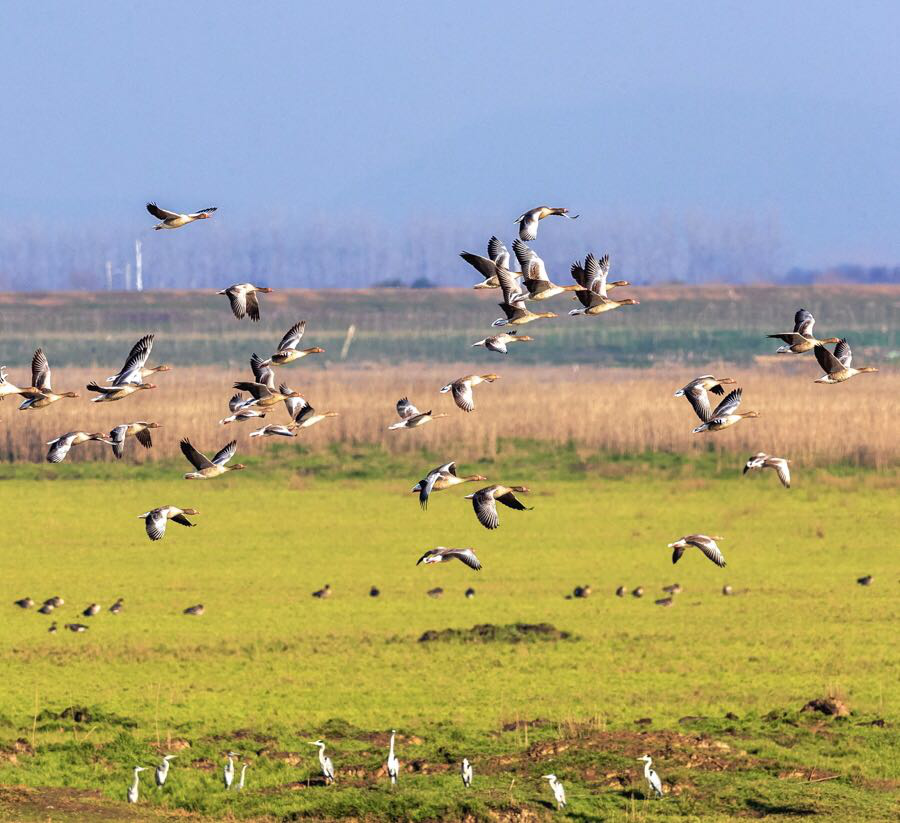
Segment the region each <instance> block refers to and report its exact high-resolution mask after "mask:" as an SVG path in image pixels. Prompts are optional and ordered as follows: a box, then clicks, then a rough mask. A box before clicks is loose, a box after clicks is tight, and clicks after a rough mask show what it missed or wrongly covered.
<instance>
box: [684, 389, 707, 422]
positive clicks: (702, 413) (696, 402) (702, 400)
mask: <svg viewBox="0 0 900 823" xmlns="http://www.w3.org/2000/svg"><path fill="white" fill-rule="evenodd" d="M684 396H685V397H686V398H687V401H688V403H690V404H691V407H692V408H693V409H694V411H695V412H696V413H697V417H699V418H700V422H701V423H708V422H709V421H710V419H711V418H712V409H710V407H709V395H708V394H707V393H706V389H704V388H703V386H691V388H689V389H688V390H687V391H685V393H684Z"/></svg>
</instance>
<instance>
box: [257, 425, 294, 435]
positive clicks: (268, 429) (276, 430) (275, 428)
mask: <svg viewBox="0 0 900 823" xmlns="http://www.w3.org/2000/svg"><path fill="white" fill-rule="evenodd" d="M275 435H279V436H281V437H296V436H297V432H296V431H294V429H293V428H292V426H283V425H281V424H280V423H270V424H269V425H267V426H263V427H262V428H260V429H254V430H253V431H252V432H250V436H251V437H272V436H275Z"/></svg>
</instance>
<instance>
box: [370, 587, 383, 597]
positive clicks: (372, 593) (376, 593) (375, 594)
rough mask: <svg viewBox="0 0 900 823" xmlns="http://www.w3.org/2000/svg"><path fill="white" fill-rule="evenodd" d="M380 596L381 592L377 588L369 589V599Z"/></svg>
mask: <svg viewBox="0 0 900 823" xmlns="http://www.w3.org/2000/svg"><path fill="white" fill-rule="evenodd" d="M380 594H381V590H380V589H379V588H378V586H372V588H371V589H369V597H378V596H379V595H380Z"/></svg>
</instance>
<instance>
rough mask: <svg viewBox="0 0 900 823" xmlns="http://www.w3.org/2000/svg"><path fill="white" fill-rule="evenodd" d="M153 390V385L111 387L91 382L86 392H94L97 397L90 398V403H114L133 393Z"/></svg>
mask: <svg viewBox="0 0 900 823" xmlns="http://www.w3.org/2000/svg"><path fill="white" fill-rule="evenodd" d="M155 388H156V384H155V383H121V384H118V385H113V386H101V385H99V384H97V383H95V382H94V381H91V382H90V383H88V384H87V390H88V391H92V392H96V393H97V395H98V396H97V397H92V398H91V403H115V402H116V400H124V399H125V398H126V397H128V396H129V395H132V394H134V393H135V392H139V391H149V390H150V389H155Z"/></svg>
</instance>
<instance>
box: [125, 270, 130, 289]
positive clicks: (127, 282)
mask: <svg viewBox="0 0 900 823" xmlns="http://www.w3.org/2000/svg"><path fill="white" fill-rule="evenodd" d="M125 291H131V263H126V264H125Z"/></svg>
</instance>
